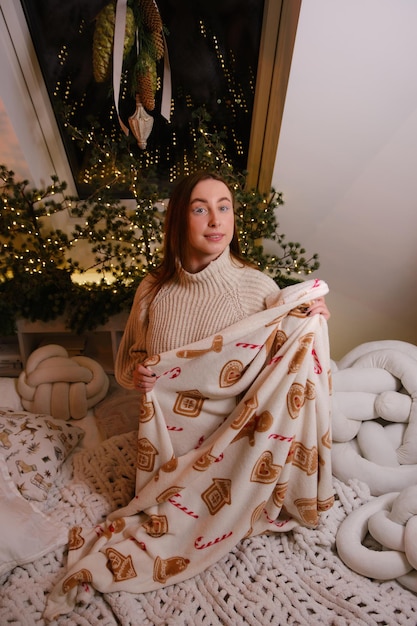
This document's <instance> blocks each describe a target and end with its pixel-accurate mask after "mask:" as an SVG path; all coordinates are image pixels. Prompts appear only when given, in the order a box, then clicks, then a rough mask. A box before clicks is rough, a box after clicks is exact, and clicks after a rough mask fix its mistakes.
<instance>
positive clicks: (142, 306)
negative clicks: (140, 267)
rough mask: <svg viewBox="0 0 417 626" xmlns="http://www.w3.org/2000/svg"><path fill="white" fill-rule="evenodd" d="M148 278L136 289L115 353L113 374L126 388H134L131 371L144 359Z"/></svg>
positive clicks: (145, 354) (145, 353)
mask: <svg viewBox="0 0 417 626" xmlns="http://www.w3.org/2000/svg"><path fill="white" fill-rule="evenodd" d="M149 282H150V281H149V279H148V278H145V279H144V280H143V281H142V282H141V284H140V285H139V287H138V289H137V290H136V294H135V298H134V300H133V304H132V308H131V310H130V313H129V317H128V320H127V323H126V327H125V330H124V333H123V337H122V340H121V342H120V346H119V348H118V351H117V355H116V362H115V367H114V375H115V378H116V381H117V382H118V383H119V385H121V386H122V387H125V388H126V389H134V386H133V371H134V369H135V367H136V366H137V365H138V364H139V363H142V361H144V360H145V359H146V356H147V352H146V330H147V327H148V310H149V298H148V297H146V296H147V294H148V293H149Z"/></svg>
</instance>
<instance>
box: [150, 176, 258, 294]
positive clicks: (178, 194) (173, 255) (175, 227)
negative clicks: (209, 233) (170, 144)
mask: <svg viewBox="0 0 417 626" xmlns="http://www.w3.org/2000/svg"><path fill="white" fill-rule="evenodd" d="M209 179H212V180H218V181H220V182H222V183H224V184H225V185H226V187H227V188H228V190H229V192H230V194H231V196H232V202H233V203H234V193H233V189H232V188H231V186H230V185H229V184H228V183H227V182H226V181H225V180H224V179H223V178H222V176H220V175H219V174H217V173H216V172H210V171H206V170H200V171H198V172H195V173H193V174H190V175H188V176H185V177H184V178H182V179H181V180H180V181H179V182H178V183H177V184H176V185H175V187H174V189H173V191H172V194H171V196H170V199H169V203H168V207H167V211H166V215H165V221H164V256H163V260H162V262H161V264H160V265H159V267H157V268H156V270H155V271H153V272H152V275H153V277H154V278H155V283H154V285H153V288H154V289H155V292H156V291H158V290H159V289H160V288H161V287H162V286H163V285H164V284H165V283H167V282H168V281H170V280H171V279H173V278H175V276H177V275H178V272H179V269H180V267H181V266H182V264H183V261H184V257H185V252H186V246H187V241H188V207H189V204H190V198H191V194H192V191H193V189H194V187H195V186H196V185H197V184H198V183H199V182H200V181H202V180H209ZM230 252H231V254H232V256H233V257H234V258H235V259H236V260H238V261H240V262H241V263H243V264H244V265H246V264H248V263H247V261H246V260H245V259H243V258H242V256H241V251H240V245H239V238H238V234H237V228H236V222H235V226H234V231H233V238H232V241H231V242H230ZM152 290H153V289H152Z"/></svg>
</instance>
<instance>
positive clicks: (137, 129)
mask: <svg viewBox="0 0 417 626" xmlns="http://www.w3.org/2000/svg"><path fill="white" fill-rule="evenodd" d="M129 126H130V130H131V131H132V134H133V136H134V137H135V139H136V141H137V142H138V146H139V148H141V149H142V150H145V148H146V144H147V141H148V137H149V135H150V134H151V132H152V127H153V117H152V116H151V115H148V113H147V112H146V110H145V108H144V106H143V104H142V103H141V101H140V97H139V94H136V111H135V112H134V113H133V115H131V116H130V117H129Z"/></svg>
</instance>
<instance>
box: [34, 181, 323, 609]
mask: <svg viewBox="0 0 417 626" xmlns="http://www.w3.org/2000/svg"><path fill="white" fill-rule="evenodd" d="M326 293H327V285H326V284H325V283H323V282H322V281H319V280H311V281H306V283H305V284H300V285H296V286H294V287H290V288H288V289H283V290H282V291H280V290H279V289H278V287H277V286H276V284H275V283H274V281H273V280H272V279H271V278H269V277H268V276H266V275H264V274H262V273H261V272H260V271H258V270H256V269H254V268H253V267H251V266H250V265H249V264H248V263H246V262H245V261H244V260H242V259H241V257H240V254H239V245H238V239H237V234H236V226H235V220H234V215H233V195H232V192H231V190H230V189H229V188H228V186H227V185H226V183H225V182H224V181H223V180H221V179H220V178H219V177H218V176H217V175H215V174H210V173H205V172H203V173H197V174H193V175H192V176H189V177H188V178H185V179H184V180H182V181H181V182H180V183H179V185H178V186H177V187H176V189H175V190H174V192H173V194H172V197H171V199H170V202H169V207H168V210H167V216H166V223H165V256H164V260H163V262H162V264H161V266H160V267H159V269H158V270H157V271H156V272H154V273H153V274H152V275H149V276H148V277H146V278H145V279H144V280H143V281H142V283H141V284H140V286H139V288H138V290H137V294H136V296H135V300H134V304H133V307H132V311H131V313H130V316H129V320H128V323H127V327H126V330H125V333H124V336H123V339H122V342H121V345H120V349H119V353H118V357H117V361H116V377H117V380H118V382H119V383H120V384H121V385H123V386H125V387H127V388H129V389H137V390H139V391H140V392H141V393H140V401H139V403H138V404H139V406H138V435H137V457H136V467H135V469H136V487H135V495H134V497H133V499H132V500H131V501H130V502H129V503H128V504H127V505H126V506H125V507H124V508H123V509H118V510H117V511H114V512H113V513H112V514H111V515H109V516H108V518H107V520H106V521H105V522H103V523H102V524H99V525H97V526H95V527H94V528H93V529H82V528H76V529H74V531H73V532H72V534H71V540H70V545H69V552H68V570H67V572H66V574H65V576H64V577H63V579H62V580H61V581H60V582H59V583H58V584H57V585H56V587H55V589H54V590H53V592H52V593H51V596H50V598H49V601H48V606H47V609H46V611H45V616H46V617H47V618H48V619H51V618H54V617H56V616H57V615H59V614H62V613H67V612H69V611H70V610H71V609H72V607H73V606H74V603H75V602H76V597H77V590H79V591H80V592H81V594H84V595H85V590H86V588H88V589H90V588H91V587H94V588H95V589H96V590H98V591H101V592H110V591H123V590H124V591H130V592H133V593H143V592H146V591H152V590H154V589H158V588H160V587H164V586H166V585H170V584H173V583H177V582H180V581H181V580H185V579H186V578H190V577H193V576H195V575H197V574H199V573H201V572H202V571H203V570H205V569H207V568H208V567H210V566H211V565H213V564H214V563H216V562H217V561H218V560H219V559H221V558H222V557H223V556H224V555H225V554H226V553H228V552H230V551H231V550H232V549H233V548H234V546H236V544H237V543H238V542H239V541H241V540H242V539H244V538H247V537H251V536H255V535H257V534H260V533H276V532H278V533H281V532H287V531H290V530H291V529H292V528H294V527H295V526H297V525H300V524H302V525H306V526H310V527H314V526H316V525H317V524H318V520H319V515H320V512H322V511H326V510H327V509H328V508H330V507H331V506H332V504H333V486H332V474H331V456H330V452H331V451H330V444H331V431H330V379H331V377H330V359H329V350H328V340H327V328H326V323H325V318H328V317H329V313H328V310H327V307H326V304H325V302H324V300H323V296H324V295H325V294H326Z"/></svg>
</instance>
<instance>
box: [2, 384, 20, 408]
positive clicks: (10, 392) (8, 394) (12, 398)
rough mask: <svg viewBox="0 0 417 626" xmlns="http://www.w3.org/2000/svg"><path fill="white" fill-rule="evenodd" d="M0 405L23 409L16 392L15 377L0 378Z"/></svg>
mask: <svg viewBox="0 0 417 626" xmlns="http://www.w3.org/2000/svg"><path fill="white" fill-rule="evenodd" d="M0 407H1V408H3V409H13V410H14V411H21V410H22V409H23V406H22V402H21V399H20V396H19V394H18V392H17V379H16V378H6V377H1V378H0Z"/></svg>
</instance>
